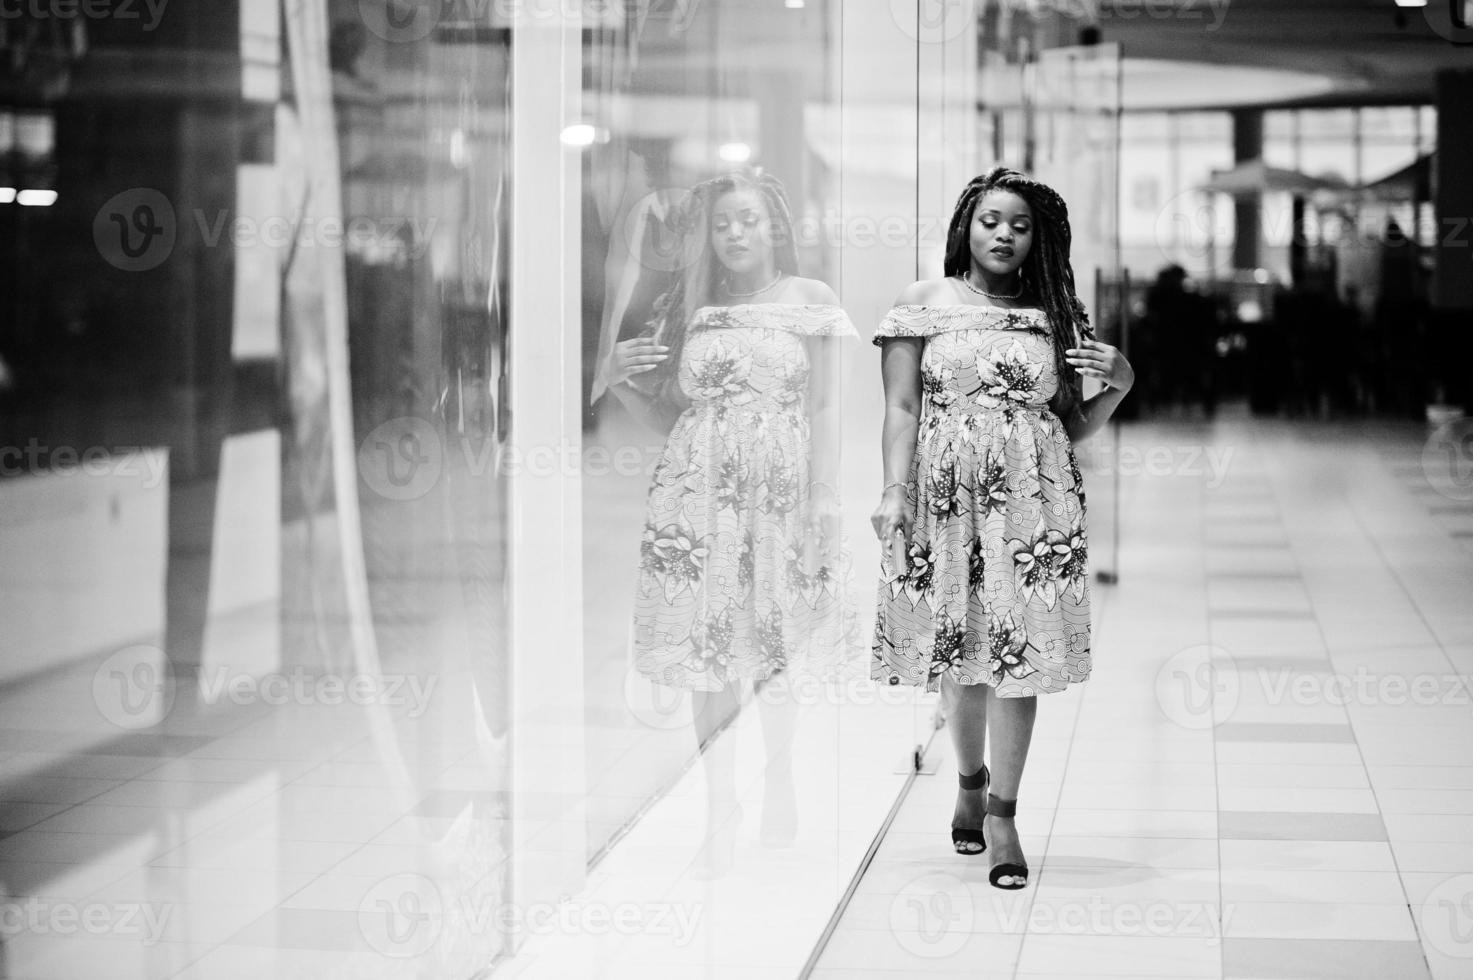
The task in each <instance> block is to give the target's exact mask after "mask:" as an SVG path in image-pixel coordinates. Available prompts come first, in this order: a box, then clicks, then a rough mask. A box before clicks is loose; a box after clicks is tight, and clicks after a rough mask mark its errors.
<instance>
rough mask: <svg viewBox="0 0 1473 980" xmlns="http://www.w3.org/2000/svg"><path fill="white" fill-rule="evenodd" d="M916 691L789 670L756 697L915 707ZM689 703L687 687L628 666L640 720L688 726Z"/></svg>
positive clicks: (774, 701) (629, 691) (662, 726)
mask: <svg viewBox="0 0 1473 980" xmlns="http://www.w3.org/2000/svg"><path fill="white" fill-rule="evenodd" d="M916 691H917V689H916V688H915V687H914V686H912V685H909V684H877V683H876V682H874V681H873V680H871V679H870V678H869V677H868V676H859V675H854V676H849V677H844V678H842V679H832V678H828V677H818V676H816V675H814V674H811V673H807V672H805V671H803V670H801V669H792V668H789V669H788V670H785V671H783V672H782V673H781V674H776V675H774V676H773V677H772V678H771V679H769V681H768V682H767V683H764V684H761V685H758V687H757V688H756V690H755V692H754V693H753V695H752V696H753V698H754V699H755V700H757V701H760V702H762V703H765V704H770V705H775V706H777V705H789V706H795V707H799V708H807V707H812V706H814V705H826V706H829V707H870V706H873V705H885V706H886V707H892V708H911V707H914V705H915V702H916ZM689 704H690V694H689V692H688V691H687V690H686V689H684V688H680V687H674V686H672V685H668V684H659V683H656V682H655V681H654V680H652V679H651V678H650V677H649V676H648V675H647V674H645V673H643V672H642V671H641V670H640V669H639V665H638V664H630V665H629V667H628V668H627V669H626V670H625V672H624V705H625V707H627V708H628V709H629V713H630V714H631V715H633V716H634V717H635V719H637V720H638V721H639V722H640V724H643V725H645V726H647V727H649V728H654V729H657V730H660V731H668V730H669V729H672V728H680V727H682V726H684V725H687V724H690V723H691V721H692V717H691V713H690V708H689V707H688V706H689Z"/></svg>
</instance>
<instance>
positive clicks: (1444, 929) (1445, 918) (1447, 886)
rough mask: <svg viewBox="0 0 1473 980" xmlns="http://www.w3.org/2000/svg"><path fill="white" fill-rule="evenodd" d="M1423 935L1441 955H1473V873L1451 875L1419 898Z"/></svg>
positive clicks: (1465, 956) (1460, 957)
mask: <svg viewBox="0 0 1473 980" xmlns="http://www.w3.org/2000/svg"><path fill="white" fill-rule="evenodd" d="M1421 911H1422V914H1421V916H1420V918H1421V924H1422V935H1423V936H1425V937H1427V943H1428V945H1430V946H1431V947H1432V948H1433V949H1435V950H1437V951H1438V952H1439V953H1442V954H1443V955H1444V956H1452V957H1456V958H1458V959H1470V958H1473V874H1460V875H1454V876H1453V877H1451V878H1448V879H1447V880H1446V881H1443V882H1442V883H1441V884H1439V885H1438V886H1437V887H1436V888H1434V889H1432V890H1431V891H1430V892H1428V893H1427V897H1426V898H1425V899H1423V900H1422V910H1421Z"/></svg>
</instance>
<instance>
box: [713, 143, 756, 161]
mask: <svg viewBox="0 0 1473 980" xmlns="http://www.w3.org/2000/svg"><path fill="white" fill-rule="evenodd" d="M716 155H717V156H719V157H721V159H723V160H725V161H726V162H727V163H746V162H747V161H748V160H750V159H752V147H751V146H749V145H748V144H746V143H743V142H741V141H740V140H733V141H732V142H730V143H722V144H721V149H719V150H717V151H716Z"/></svg>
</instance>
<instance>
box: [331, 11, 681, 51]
mask: <svg viewBox="0 0 1473 980" xmlns="http://www.w3.org/2000/svg"><path fill="white" fill-rule="evenodd" d="M699 5H700V0H672V2H670V3H662V2H660V0H630V2H626V0H358V15H359V17H360V18H361V19H362V20H363V24H364V26H366V27H367V28H368V29H369V31H371V32H372V33H373V34H374V35H375V36H377V37H379V38H381V39H383V40H385V41H388V42H389V43H390V44H412V43H414V42H416V41H423V40H424V39H425V38H427V37H429V36H430V35H431V34H433V33H434V32H435V29H436V28H439V27H446V28H457V29H464V28H478V27H511V26H513V25H514V24H517V23H525V22H527V21H548V20H554V19H556V20H558V21H561V22H563V23H570V24H581V25H584V26H594V25H608V26H622V25H624V24H626V23H629V22H633V23H638V24H644V25H646V29H648V25H649V22H651V21H660V22H663V23H664V24H665V25H666V28H667V30H668V32H669V33H670V34H672V35H673V34H679V33H684V32H685V31H686V30H687V29H689V27H690V24H691V21H692V20H693V19H694V17H695V14H696V9H697V8H698V7H699Z"/></svg>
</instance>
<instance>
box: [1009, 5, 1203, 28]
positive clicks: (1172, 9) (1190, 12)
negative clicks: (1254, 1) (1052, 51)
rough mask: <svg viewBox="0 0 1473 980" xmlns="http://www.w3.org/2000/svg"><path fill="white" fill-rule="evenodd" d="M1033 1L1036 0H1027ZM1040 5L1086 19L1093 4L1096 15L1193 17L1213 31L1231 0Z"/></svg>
mask: <svg viewBox="0 0 1473 980" xmlns="http://www.w3.org/2000/svg"><path fill="white" fill-rule="evenodd" d="M1027 2H1028V3H1030V4H1031V3H1033V2H1034V0H1027ZM1037 2H1038V3H1039V5H1040V6H1042V7H1043V8H1044V9H1048V10H1056V11H1059V12H1061V13H1064V14H1066V15H1068V16H1072V17H1075V18H1078V19H1087V18H1088V17H1089V16H1090V14H1091V12H1092V8H1093V12H1094V14H1095V16H1097V17H1098V18H1099V19H1100V20H1101V21H1106V20H1137V19H1141V18H1144V19H1146V20H1194V21H1202V22H1203V27H1202V30H1204V31H1206V32H1208V33H1211V32H1213V31H1216V30H1217V29H1218V28H1220V27H1222V24H1223V21H1225V20H1227V12H1228V6H1229V5H1230V4H1231V3H1232V0H1098V3H1097V4H1096V3H1093V2H1089V0H1037Z"/></svg>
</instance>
